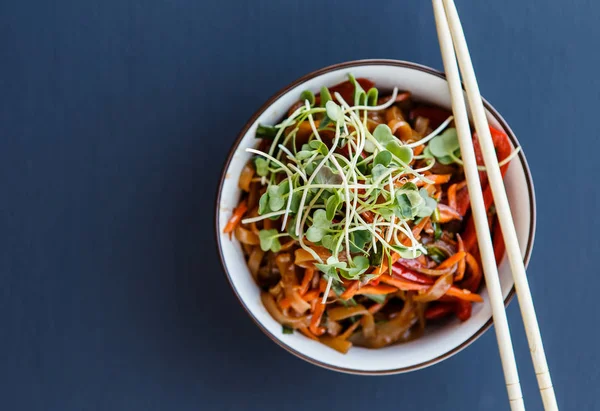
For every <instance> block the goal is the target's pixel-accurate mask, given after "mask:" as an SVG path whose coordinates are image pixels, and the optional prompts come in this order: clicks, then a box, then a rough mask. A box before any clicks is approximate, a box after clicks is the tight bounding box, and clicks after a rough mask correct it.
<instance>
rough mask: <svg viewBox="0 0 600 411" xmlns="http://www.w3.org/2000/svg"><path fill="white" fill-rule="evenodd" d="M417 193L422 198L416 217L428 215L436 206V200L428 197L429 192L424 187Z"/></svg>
mask: <svg viewBox="0 0 600 411" xmlns="http://www.w3.org/2000/svg"><path fill="white" fill-rule="evenodd" d="M419 195H420V196H421V198H422V199H423V203H422V204H421V205H420V206H419V209H418V211H417V214H416V215H417V217H429V216H430V215H431V214H432V213H433V212H434V211H435V210H436V208H437V201H435V199H434V198H431V197H429V193H428V192H427V190H425V189H424V188H422V189H420V190H419Z"/></svg>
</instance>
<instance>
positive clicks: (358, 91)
mask: <svg viewBox="0 0 600 411" xmlns="http://www.w3.org/2000/svg"><path fill="white" fill-rule="evenodd" d="M348 78H349V79H350V83H352V85H353V86H354V105H355V106H362V105H364V104H366V102H367V93H365V90H364V89H363V88H362V86H361V85H360V83H359V82H358V81H356V78H354V76H353V75H352V74H348Z"/></svg>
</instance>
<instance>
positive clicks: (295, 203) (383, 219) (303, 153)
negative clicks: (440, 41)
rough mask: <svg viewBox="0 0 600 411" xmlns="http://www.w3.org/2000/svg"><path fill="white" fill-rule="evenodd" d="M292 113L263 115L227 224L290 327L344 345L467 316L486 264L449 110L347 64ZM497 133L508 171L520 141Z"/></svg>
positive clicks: (414, 332) (266, 300)
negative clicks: (343, 77) (385, 87)
mask: <svg viewBox="0 0 600 411" xmlns="http://www.w3.org/2000/svg"><path fill="white" fill-rule="evenodd" d="M287 114H288V115H287V117H286V118H285V119H283V121H281V122H280V123H279V124H275V125H264V124H260V125H258V127H257V129H256V137H257V138H258V139H259V140H258V141H259V143H258V144H257V146H256V148H249V149H247V152H248V153H250V154H251V155H253V157H252V159H251V160H250V161H249V162H248V163H247V164H245V166H244V167H243V168H242V171H241V174H240V177H239V180H238V186H239V188H240V190H241V193H242V198H241V199H240V202H239V205H238V207H236V208H235V210H234V211H233V213H232V216H231V218H230V219H229V221H228V222H227V224H226V225H225V227H224V229H223V231H224V233H226V234H230V235H231V234H234V235H235V238H236V239H237V240H238V241H239V242H240V243H241V251H242V252H243V253H244V256H245V258H246V260H247V264H248V269H249V271H250V273H251V275H252V276H253V278H254V279H255V281H256V283H257V284H258V285H259V286H260V287H261V288H262V290H263V291H262V292H261V300H262V303H263V305H264V306H265V309H266V310H267V311H268V312H269V314H270V315H271V316H272V317H273V318H274V319H275V321H277V322H278V323H280V324H281V325H282V327H283V328H282V332H283V333H284V334H289V333H293V332H294V330H298V331H299V332H300V333H301V334H303V335H304V336H305V337H307V338H309V339H311V340H313V341H315V342H316V341H318V342H320V343H323V344H326V345H328V346H329V347H331V348H333V349H335V350H337V351H339V352H341V353H345V352H347V351H348V350H349V349H350V348H351V347H352V345H358V346H362V347H367V348H379V347H383V346H386V345H390V344H395V343H401V342H406V341H410V340H412V339H415V338H418V337H419V336H420V335H422V334H423V333H424V330H425V328H426V327H427V324H428V323H429V322H430V321H440V320H442V319H444V318H448V317H452V316H455V317H456V318H458V319H459V320H460V321H466V320H468V319H469V318H470V316H471V312H472V304H473V303H477V302H482V298H481V296H480V295H479V294H477V291H478V290H479V287H480V284H481V280H482V272H481V267H480V264H479V253H478V250H477V245H476V237H475V231H474V226H473V223H472V220H471V216H470V210H469V208H470V204H469V197H468V192H467V189H466V182H465V179H464V173H463V170H462V159H461V154H460V149H459V144H458V138H457V134H456V130H455V129H454V128H453V127H452V120H453V118H452V116H451V115H450V113H449V112H447V111H446V110H442V109H439V108H437V107H431V106H424V105H421V104H419V103H416V102H414V101H412V96H411V94H410V92H406V91H405V92H401V93H399V92H398V90H397V89H394V90H393V92H392V93H391V95H380V91H379V90H377V89H376V88H375V87H374V84H373V83H372V82H371V81H369V80H368V79H355V78H354V77H353V76H352V75H349V80H348V81H347V82H344V83H340V84H338V85H336V86H333V87H331V88H329V89H328V88H326V87H323V88H321V89H320V90H319V92H318V93H316V94H315V92H314V91H310V90H306V91H304V92H303V93H302V94H301V95H300V96H299V101H298V102H297V103H296V104H294V105H293V106H292V107H291V108H290V109H289V111H288V113H287ZM492 136H493V139H494V145H495V147H496V150H497V153H498V158H499V160H500V162H501V163H500V164H501V165H502V171H503V172H506V168H507V165H508V162H509V161H510V160H511V159H512V158H513V157H514V156H515V155H516V154H517V153H518V150H519V149H518V148H517V149H516V150H513V149H512V146H511V144H510V142H509V140H508V137H507V136H506V134H504V133H502V132H500V131H498V130H495V129H492ZM474 143H475V148H476V157H478V161H480V165H481V164H482V163H481V160H482V159H481V158H480V157H481V153H480V152H477V150H478V145H477V140H474ZM480 174H481V178H482V187H483V190H484V201H485V204H486V207H487V208H488V209H489V213H488V215H489V221H490V227H493V231H494V233H493V238H494V243H495V253H496V256H497V259H498V261H500V258H501V256H502V254H503V253H504V248H503V242H502V238H501V232H500V230H499V228H498V227H497V223H495V220H496V219H495V215H494V213H493V207H491V206H492V202H493V197H492V194H491V190H490V189H489V187H487V176H486V172H485V168H483V167H482V168H481V172H480Z"/></svg>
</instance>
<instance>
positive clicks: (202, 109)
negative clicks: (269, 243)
mask: <svg viewBox="0 0 600 411" xmlns="http://www.w3.org/2000/svg"><path fill="white" fill-rule="evenodd" d="M574 3H575V4H569V5H567V2H561V1H558V0H554V1H542V0H534V1H517V0H510V1H502V2H500V1H496V2H478V1H467V0H458V8H459V12H460V13H461V16H462V20H463V24H464V26H465V31H466V34H467V38H468V41H469V44H470V47H471V52H472V56H473V60H474V64H475V69H476V71H477V73H478V77H479V82H480V87H481V89H482V93H483V94H484V95H485V96H486V97H487V98H488V99H489V100H490V101H491V102H492V103H493V104H494V105H495V106H496V108H497V109H498V110H499V111H500V112H501V113H502V114H503V115H504V117H505V118H506V119H507V120H508V122H509V123H510V124H511V126H512V127H513V129H514V130H515V132H516V133H517V135H518V136H519V138H520V140H521V142H522V145H523V147H524V149H525V152H526V153H527V156H528V158H529V162H530V165H531V168H532V172H533V175H534V179H535V183H536V191H537V198H538V216H539V217H538V230H537V239H536V245H535V249H534V254H533V259H532V262H531V265H530V270H529V275H530V281H531V287H532V290H533V296H534V300H535V302H536V306H537V310H538V316H539V321H540V324H541V328H542V334H543V337H544V341H545V346H546V352H547V354H548V358H549V363H550V366H551V370H552V375H553V378H554V382H555V385H556V387H557V396H558V400H559V403H560V404H561V406H562V409H563V410H591V409H597V407H596V406H595V402H596V401H595V400H594V398H595V396H596V395H597V392H596V388H597V386H598V383H599V382H600V381H599V371H598V367H597V364H598V360H599V354H598V347H597V338H598V331H597V315H598V313H599V310H598V308H597V304H598V303H597V301H596V298H597V289H598V288H599V287H600V277H598V263H597V256H598V248H599V241H598V237H597V232H598V230H599V228H600V223H599V219H598V218H597V215H598V189H597V187H598V178H599V177H600V175H599V174H600V173H599V172H598V166H597V153H598V152H600V140H599V139H598V136H597V130H596V129H597V124H598V114H597V110H598V107H600V104H599V103H600V101H599V100H600V80H598V73H597V70H598V67H599V66H600V55H599V54H598V53H597V52H596V51H595V50H596V49H597V39H598V37H599V36H600V29H599V26H598V24H597V22H598V15H599V13H600V3H597V2H592V1H581V0H580V1H576V2H574ZM360 58H396V59H403V60H412V61H416V62H419V63H423V64H426V65H430V66H433V67H437V68H440V67H441V59H440V55H439V49H438V46H437V38H436V33H435V28H434V25H433V17H432V11H431V5H430V3H429V2H428V1H416V0H411V1H399V0H395V1H371V2H366V1H358V0H345V1H327V2H326V1H316V0H304V1H288V2H281V4H278V2H272V1H266V0H263V1H246V2H245V1H229V0H202V1H193V0H168V1H167V0H147V1H141V0H105V1H101V2H100V1H99V2H91V1H74V0H73V1H66V0H65V1H54V2H47V1H34V0H29V1H27V0H19V1H17V0H12V1H11V0H4V1H2V2H1V3H0V250H1V251H0V409H2V410H7V411H9V410H10V411H12V410H60V411H70V410H128V411H136V410H198V409H206V410H267V409H282V410H305V409H311V410H334V409H344V410H365V409H402V410H430V411H435V410H444V411H447V410H505V409H507V408H508V403H507V400H506V391H505V388H504V386H503V377H502V371H501V367H500V361H499V357H498V354H497V350H496V342H495V336H494V333H493V332H488V333H486V334H485V336H483V337H482V338H481V339H480V340H478V341H477V342H476V343H475V344H473V345H472V346H470V347H469V348H468V349H466V350H464V351H463V352H461V353H460V354H458V355H456V356H455V357H453V358H451V359H449V360H447V361H445V362H443V363H442V364H439V365H436V366H434V367H431V368H428V369H426V370H423V371H418V372H415V373H411V374H407V375H398V376H390V377H377V378H368V377H356V376H348V375H341V374H336V373H333V372H331V371H326V370H323V369H320V368H317V367H314V366H312V365H309V364H307V363H304V362H302V361H301V360H298V359H296V358H295V357H293V356H292V355H290V354H288V353H286V352H285V351H284V350H282V349H281V348H279V347H277V346H276V345H275V344H274V343H272V342H271V341H270V340H269V339H268V338H267V337H266V336H264V335H262V334H261V332H260V331H259V330H258V329H257V328H256V327H255V325H254V324H253V323H252V322H251V320H250V319H249V318H248V317H247V315H246V314H245V313H244V311H243V310H242V308H241V307H240V306H239V304H238V303H237V301H236V299H235V298H234V296H233V294H232V293H231V291H230V289H229V287H228V285H227V283H226V281H225V279H224V276H223V273H222V270H221V267H220V265H219V262H218V260H217V257H216V253H215V249H214V246H213V228H212V214H213V207H214V206H213V200H214V194H215V190H216V184H217V178H218V174H219V172H220V169H221V165H222V163H223V161H224V159H225V157H226V154H227V152H228V150H229V147H230V145H231V143H232V142H233V140H234V138H235V136H236V133H237V132H238V130H239V129H240V128H241V127H242V126H243V124H244V123H245V122H246V120H247V119H248V118H249V117H250V116H251V115H252V114H253V112H254V111H255V110H256V109H257V108H258V107H259V106H260V105H261V104H262V103H263V102H264V101H266V100H267V98H268V97H270V96H271V95H272V94H273V93H274V92H276V91H277V90H278V89H280V88H281V87H283V86H285V85H286V84H288V83H289V82H291V81H292V80H294V79H296V78H297V77H299V76H301V75H304V74H306V73H308V72H310V71H312V70H314V69H318V68H321V67H323V66H327V65H330V64H333V63H337V62H342V61H347V60H353V59H360ZM508 314H509V321H510V323H511V325H512V330H513V335H514V338H515V350H516V354H517V357H518V363H519V365H520V371H521V376H522V380H523V389H524V393H525V398H526V401H527V405H528V407H529V408H528V409H530V410H539V409H541V402H540V400H539V398H538V395H537V385H536V382H535V377H534V375H533V370H532V367H531V365H530V360H529V352H528V348H527V344H526V341H525V336H524V332H523V327H522V323H521V320H520V317H519V313H518V305H517V303H516V301H515V302H513V303H512V304H511V306H510V308H509V309H508Z"/></svg>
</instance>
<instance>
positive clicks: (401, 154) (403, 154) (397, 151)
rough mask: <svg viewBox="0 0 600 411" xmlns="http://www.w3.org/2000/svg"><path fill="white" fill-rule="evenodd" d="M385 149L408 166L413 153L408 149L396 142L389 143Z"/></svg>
mask: <svg viewBox="0 0 600 411" xmlns="http://www.w3.org/2000/svg"><path fill="white" fill-rule="evenodd" d="M385 148H386V149H387V150H388V151H390V152H391V153H392V154H393V155H395V156H396V157H397V158H398V159H400V161H402V162H403V163H404V164H408V163H410V162H411V161H412V159H413V151H412V150H411V148H410V147H406V146H402V145H400V144H399V143H398V142H397V141H390V142H389V143H387V144H386V145H385Z"/></svg>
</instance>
